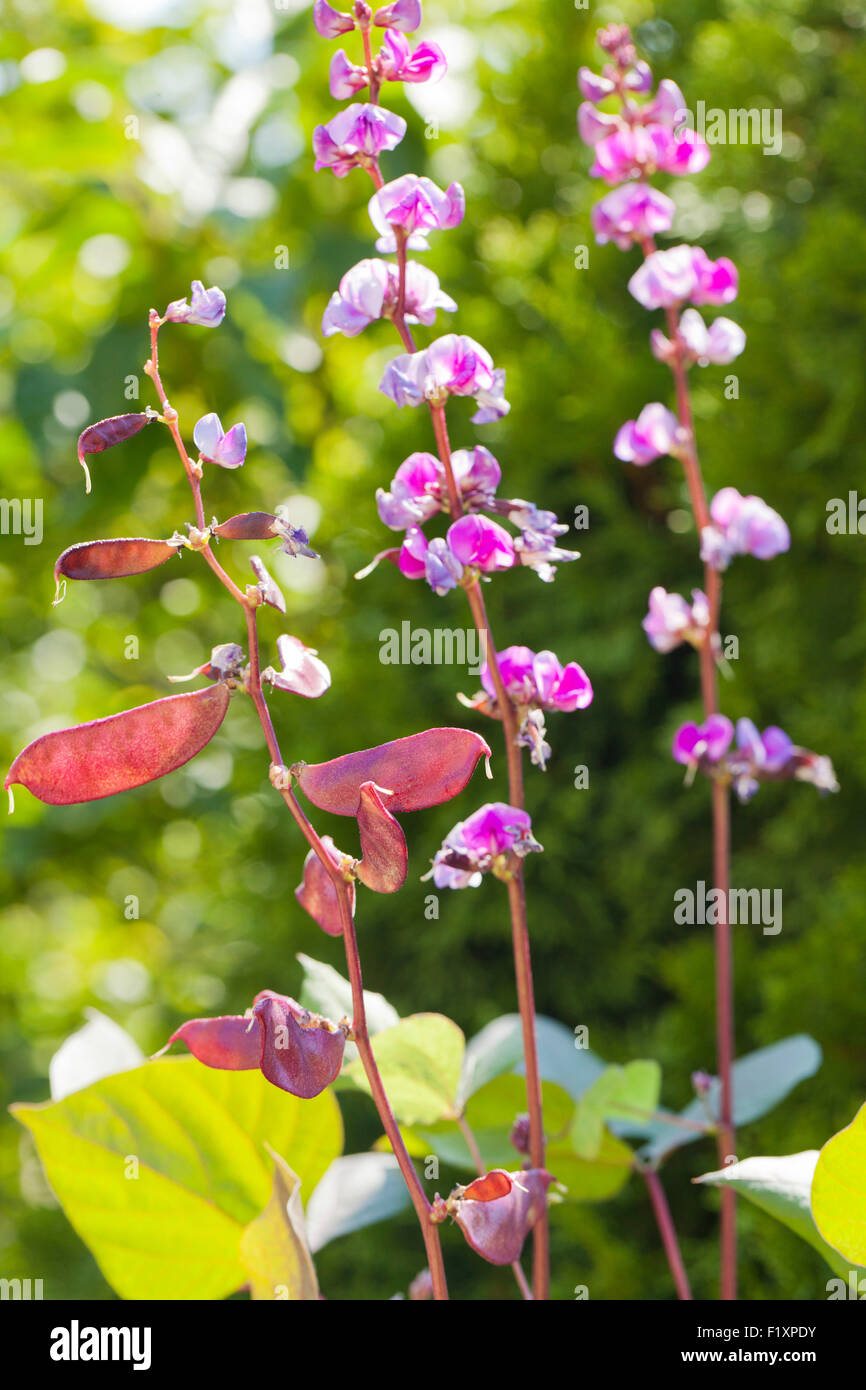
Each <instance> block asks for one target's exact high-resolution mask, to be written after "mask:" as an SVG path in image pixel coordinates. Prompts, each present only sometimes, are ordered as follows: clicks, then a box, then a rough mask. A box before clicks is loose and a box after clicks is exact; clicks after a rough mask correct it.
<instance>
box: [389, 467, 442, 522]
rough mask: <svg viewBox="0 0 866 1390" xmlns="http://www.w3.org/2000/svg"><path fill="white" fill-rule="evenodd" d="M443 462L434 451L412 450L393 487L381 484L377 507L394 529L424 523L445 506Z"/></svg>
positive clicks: (392, 484)
mask: <svg viewBox="0 0 866 1390" xmlns="http://www.w3.org/2000/svg"><path fill="white" fill-rule="evenodd" d="M443 483H444V473H443V469H442V465H441V463H440V462H439V460H438V459H437V458H434V456H433V455H432V454H425V453H416V454H410V455H409V457H408V458H407V459H404V460H403V462H402V463H401V464H400V467H399V468H398V469H397V472H396V473H395V474H394V477H393V479H392V481H391V490H390V491H389V492H385V491H384V489H383V488H379V489H378V490H377V492H376V507H377V509H378V512H379V516H380V518H381V519H382V521H383V522H384V524H385V525H386V526H389V527H390V528H391V530H392V531H404V530H406V528H407V527H409V526H421V525H423V523H424V522H425V521H429V519H430V517H431V516H435V515H436V513H437V512H439V511H441V510H442V487H443Z"/></svg>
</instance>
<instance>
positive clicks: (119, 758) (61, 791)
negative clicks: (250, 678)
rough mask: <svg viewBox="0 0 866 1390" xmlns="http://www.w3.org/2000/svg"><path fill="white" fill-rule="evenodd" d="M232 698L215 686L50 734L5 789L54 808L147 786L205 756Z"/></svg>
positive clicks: (19, 762) (21, 761)
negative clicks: (22, 790) (19, 790)
mask: <svg viewBox="0 0 866 1390" xmlns="http://www.w3.org/2000/svg"><path fill="white" fill-rule="evenodd" d="M229 698H230V696H229V691H228V687H227V686H225V685H213V686H208V687H207V688H206V689H205V690H195V691H193V692H192V693H191V694H186V695H168V696H166V698H165V699H163V700H154V701H153V702H152V703H151V704H148V705H138V706H137V707H136V708H135V709H129V710H125V711H124V712H123V713H122V714H112V715H109V716H108V718H107V719H94V720H92V721H91V722H90V723H88V724H77V725H75V727H74V728H72V729H60V730H58V731H57V732H56V733H52V734H43V735H42V737H41V738H37V739H36V741H35V743H31V744H28V746H27V747H26V748H25V749H24V750H23V751H22V752H21V753H19V754H18V757H17V758H16V759H15V761H14V763H13V764H12V766H11V768H10V769H9V772H8V773H7V776H6V781H5V782H4V784H3V785H4V787H7V788H8V787H10V786H12V785H13V784H14V783H18V784H20V785H21V786H24V787H26V788H27V789H28V791H30V792H32V793H33V795H34V796H36V797H38V798H39V800H40V801H44V802H46V803H47V804H48V805H49V806H70V805H73V804H75V803H77V802H80V801H98V800H99V799H100V798H101V797H104V796H114V795H116V793H117V792H126V791H130V790H131V789H132V788H133V787H141V786H144V785H145V783H147V782H153V781H155V780H156V778H157V777H164V776H165V775H166V773H168V772H174V770H175V768H178V767H182V766H183V764H184V763H187V762H189V760H190V758H193V757H195V755H196V753H200V752H201V750H202V748H204V746H205V744H207V743H209V742H210V740H211V739H212V738H213V736H214V734H215V733H216V732H217V730H218V729H219V727H220V725H221V724H222V722H223V719H224V718H225V715H226V710H227V709H228V706H229Z"/></svg>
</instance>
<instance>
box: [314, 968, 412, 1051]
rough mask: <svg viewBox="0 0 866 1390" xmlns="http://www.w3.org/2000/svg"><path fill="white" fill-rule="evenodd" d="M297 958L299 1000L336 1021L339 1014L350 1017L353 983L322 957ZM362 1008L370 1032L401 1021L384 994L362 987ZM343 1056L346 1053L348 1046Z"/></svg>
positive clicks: (376, 1031) (375, 1031)
mask: <svg viewBox="0 0 866 1390" xmlns="http://www.w3.org/2000/svg"><path fill="white" fill-rule="evenodd" d="M297 959H298V960H299V961H300V962H301V966H302V968H303V971H304V983H303V984H302V986H301V1003H302V1004H303V1005H304V1006H305V1008H307V1009H312V1010H314V1012H316V1013H319V1014H324V1016H325V1018H331V1019H333V1020H334V1022H335V1023H338V1022H339V1021H340V1019H341V1018H351V1017H352V986H351V985H350V984H349V981H348V980H345V979H344V978H343V976H342V975H341V974H340V972H339V970H335V969H334V967H333V966H332V965H326V963H325V962H324V961H321V960H314V959H313V957H312V956H305V955H302V954H299V955H298V957H297ZM364 1010H365V1012H366V1015H367V1027H368V1028H369V1030H370V1032H371V1033H380V1032H381V1031H382V1029H383V1028H392V1027H393V1026H394V1024H395V1023H399V1022H400V1015H399V1014H398V1012H397V1010H396V1009H395V1008H394V1006H393V1005H392V1004H389V1003H388V1000H387V999H386V998H385V996H384V995H382V994H374V993H373V992H372V991H371V990H368V989H365V990H364ZM346 1056H347V1057H348V1056H349V1049H348V1047H347V1048H346Z"/></svg>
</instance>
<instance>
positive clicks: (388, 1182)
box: [306, 1153, 411, 1251]
mask: <svg viewBox="0 0 866 1390" xmlns="http://www.w3.org/2000/svg"><path fill="white" fill-rule="evenodd" d="M410 1205H411V1199H410V1197H409V1191H408V1189H407V1187H406V1184H405V1182H404V1181H403V1175H402V1173H401V1172H400V1169H399V1166H398V1164H397V1160H396V1158H395V1157H394V1155H393V1154H390V1153H361V1154H346V1155H345V1156H344V1157H343V1158H335V1159H334V1162H333V1163H332V1164H331V1166H330V1168H329V1169H328V1171H327V1172H326V1173H325V1175H324V1177H323V1178H322V1179H321V1181H320V1182H319V1184H318V1186H317V1187H316V1188H315V1189H314V1191H313V1194H312V1196H311V1197H310V1199H309V1201H308V1202H307V1213H306V1215H307V1236H308V1239H309V1242H310V1249H311V1250H313V1251H316V1250H321V1249H322V1246H323V1245H327V1244H328V1243H329V1241H332V1240H336V1239H337V1237H338V1236H345V1235H349V1233H350V1232H351V1231H359V1230H361V1228H362V1227H364V1226H372V1225H373V1224H374V1223H375V1222H377V1221H384V1220H385V1219H386V1218H387V1217H389V1216H396V1215H397V1213H398V1212H401V1211H404V1210H405V1208H406V1207H408V1206H410Z"/></svg>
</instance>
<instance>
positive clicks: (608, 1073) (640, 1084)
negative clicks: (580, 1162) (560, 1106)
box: [570, 1060, 661, 1159]
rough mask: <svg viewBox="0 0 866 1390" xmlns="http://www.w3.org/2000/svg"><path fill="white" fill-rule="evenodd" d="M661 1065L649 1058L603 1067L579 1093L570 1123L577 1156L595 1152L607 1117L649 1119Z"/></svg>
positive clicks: (587, 1156)
mask: <svg viewBox="0 0 866 1390" xmlns="http://www.w3.org/2000/svg"><path fill="white" fill-rule="evenodd" d="M660 1090H661V1067H660V1066H659V1064H658V1062H654V1061H652V1060H646V1061H644V1060H638V1061H635V1062H628V1063H627V1064H626V1065H625V1066H624V1067H621V1066H617V1065H613V1066H609V1067H607V1069H606V1070H605V1071H603V1072H602V1074H601V1076H599V1077H598V1078H597V1080H596V1081H594V1082H593V1084H592V1085H591V1086H590V1087H589V1089H588V1090H587V1091H585V1092H584V1093H583V1095H582V1096H581V1098H580V1100H579V1102H578V1105H577V1109H576V1110H575V1112H574V1119H573V1121H572V1124H571V1131H570V1135H571V1143H572V1147H573V1149H574V1152H575V1153H576V1154H577V1155H578V1157H579V1158H585V1159H593V1158H595V1157H596V1155H597V1154H598V1152H599V1149H600V1147H601V1143H602V1138H603V1135H604V1128H605V1123H606V1122H607V1121H608V1120H617V1119H622V1120H626V1121H629V1120H633V1119H635V1117H637V1118H638V1119H640V1118H641V1117H643V1118H644V1119H646V1120H647V1121H649V1119H650V1117H651V1115H652V1113H653V1111H654V1110H655V1109H656V1108H657V1106H658V1103H659V1092H660Z"/></svg>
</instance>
